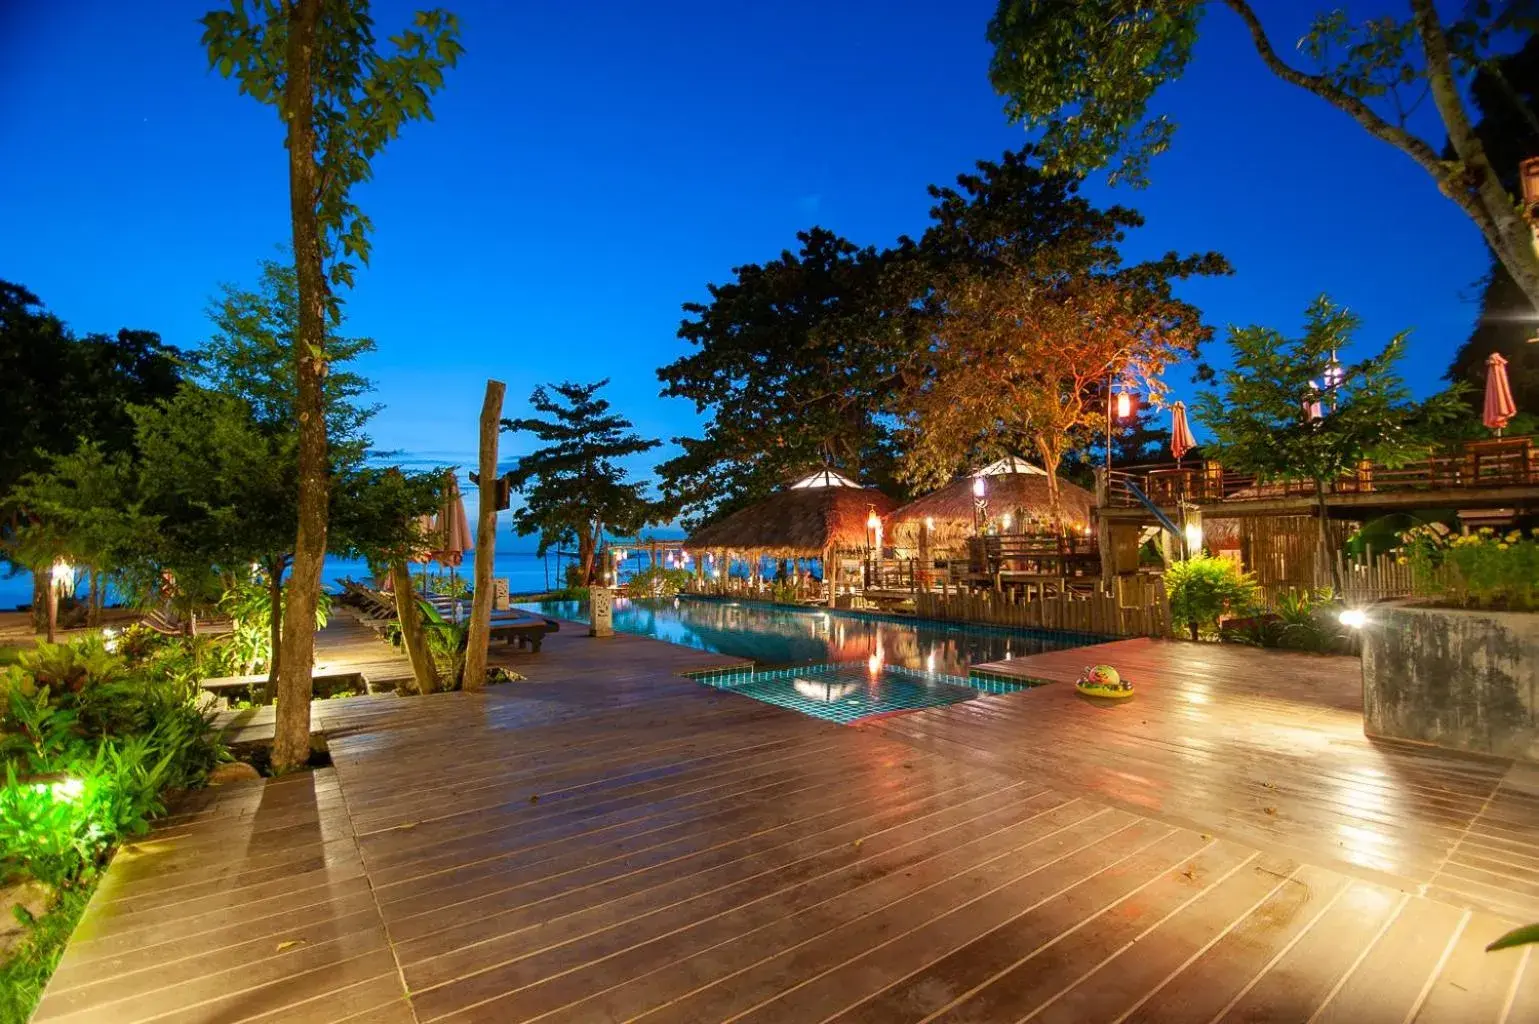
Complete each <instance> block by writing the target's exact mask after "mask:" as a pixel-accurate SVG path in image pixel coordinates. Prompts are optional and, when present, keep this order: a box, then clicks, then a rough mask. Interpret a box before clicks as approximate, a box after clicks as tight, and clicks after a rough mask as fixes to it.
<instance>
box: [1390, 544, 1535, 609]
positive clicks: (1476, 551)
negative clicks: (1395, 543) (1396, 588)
mask: <svg viewBox="0 0 1539 1024" xmlns="http://www.w3.org/2000/svg"><path fill="white" fill-rule="evenodd" d="M1400 539H1401V542H1402V544H1403V547H1402V549H1401V550H1402V555H1401V558H1402V559H1403V560H1404V561H1408V562H1410V563H1411V565H1412V567H1413V569H1414V570H1415V573H1414V575H1415V580H1416V586H1417V590H1418V592H1419V593H1421V594H1422V595H1424V596H1429V597H1436V598H1439V599H1441V600H1444V601H1447V602H1448V603H1450V604H1453V605H1456V606H1459V607H1463V608H1484V609H1505V610H1507V611H1533V610H1536V609H1539V529H1535V530H1531V531H1529V535H1528V536H1527V537H1525V536H1524V535H1523V533H1522V531H1520V530H1510V531H1508V532H1506V533H1498V532H1497V531H1495V530H1493V529H1491V528H1490V527H1488V526H1485V527H1481V528H1480V529H1479V530H1477V531H1475V532H1474V533H1470V534H1455V533H1452V532H1451V531H1449V530H1448V529H1447V528H1446V527H1444V528H1439V527H1438V524H1434V525H1432V526H1419V527H1416V528H1414V529H1411V530H1407V531H1406V532H1405V533H1403V534H1401V535H1400Z"/></svg>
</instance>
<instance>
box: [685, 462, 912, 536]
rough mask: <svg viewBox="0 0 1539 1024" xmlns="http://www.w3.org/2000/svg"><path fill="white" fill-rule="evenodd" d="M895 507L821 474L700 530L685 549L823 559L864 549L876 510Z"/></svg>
mask: <svg viewBox="0 0 1539 1024" xmlns="http://www.w3.org/2000/svg"><path fill="white" fill-rule="evenodd" d="M896 504H897V503H896V502H895V501H893V500H892V499H891V498H889V497H888V496H887V495H885V494H883V493H882V492H881V491H878V490H877V489H875V488H874V487H862V486H861V485H860V484H858V483H856V482H855V481H854V480H851V479H850V478H849V477H847V476H843V475H841V474H839V473H836V472H834V471H832V470H826V469H825V470H819V471H818V472H816V473H814V474H812V475H811V476H808V477H805V478H803V479H801V480H798V481H796V482H795V483H793V484H791V485H790V486H789V487H786V488H784V489H782V490H779V491H776V492H775V493H774V494H772V495H770V496H769V497H768V498H766V499H764V500H763V501H761V502H759V503H758V504H757V505H750V506H749V507H748V508H745V509H740V510H739V511H737V512H734V513H732V514H731V515H729V516H727V517H725V518H723V519H719V520H717V521H716V522H714V523H710V524H708V525H706V526H702V527H701V528H700V529H698V530H696V531H695V532H694V534H692V535H691V536H690V538H689V539H688V540H686V541H685V542H684V547H685V548H687V549H688V550H690V551H697V552H706V551H731V552H734V553H736V554H741V555H748V556H750V557H758V556H768V557H771V558H821V557H822V556H823V555H824V554H825V553H826V552H827V551H829V550H836V551H837V550H850V549H855V548H863V547H865V546H866V545H867V544H868V540H867V535H866V519H867V518H868V517H869V516H870V514H871V512H872V510H873V509H874V510H875V511H876V514H877V515H878V516H885V515H886V514H887V513H888V512H890V511H892V508H893V506H894V505H896Z"/></svg>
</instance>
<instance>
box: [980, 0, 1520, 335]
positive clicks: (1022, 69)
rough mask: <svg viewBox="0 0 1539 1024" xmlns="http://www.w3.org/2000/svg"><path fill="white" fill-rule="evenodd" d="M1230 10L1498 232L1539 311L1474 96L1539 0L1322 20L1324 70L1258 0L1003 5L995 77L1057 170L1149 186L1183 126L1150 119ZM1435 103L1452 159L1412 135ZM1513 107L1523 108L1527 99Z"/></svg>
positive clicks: (997, 23) (993, 27)
mask: <svg viewBox="0 0 1539 1024" xmlns="http://www.w3.org/2000/svg"><path fill="white" fill-rule="evenodd" d="M1218 4H1221V5H1222V6H1225V7H1228V8H1229V9H1230V10H1231V11H1233V12H1234V13H1235V14H1237V15H1238V16H1239V17H1240V19H1241V20H1242V21H1243V22H1244V24H1245V27H1246V29H1247V31H1248V32H1249V34H1250V37H1251V41H1252V44H1253V45H1254V47H1255V50H1256V52H1257V54H1258V55H1259V56H1260V58H1261V61H1262V63H1263V64H1265V65H1266V67H1267V68H1268V70H1270V71H1271V72H1272V73H1273V74H1274V75H1276V76H1277V77H1278V78H1280V79H1282V80H1283V81H1285V82H1288V83H1290V84H1292V85H1295V86H1298V87H1299V88H1301V89H1305V90H1307V91H1308V92H1310V93H1313V94H1314V95H1316V96H1318V97H1320V98H1321V99H1323V100H1325V101H1326V102H1327V103H1329V104H1331V105H1332V106H1334V107H1336V108H1337V109H1338V110H1340V111H1342V112H1344V113H1345V114H1347V115H1348V116H1350V117H1352V118H1353V119H1354V120H1356V121H1357V122H1358V124H1360V125H1361V126H1362V127H1363V129H1364V130H1365V131H1367V132H1368V133H1369V134H1370V135H1372V136H1374V137H1375V138H1378V139H1381V140H1383V141H1384V142H1387V143H1388V144H1389V145H1391V146H1394V147H1395V148H1396V149H1398V150H1400V151H1401V152H1402V153H1404V154H1406V155H1407V156H1408V157H1410V158H1411V159H1412V160H1414V161H1415V162H1416V163H1417V164H1418V165H1420V166H1421V167H1422V168H1423V169H1424V170H1425V171H1426V172H1427V174H1428V175H1429V176H1430V177H1431V178H1432V180H1433V182H1434V183H1436V185H1437V187H1438V189H1439V190H1440V191H1441V192H1442V193H1443V194H1444V195H1446V196H1448V197H1449V198H1450V199H1452V200H1453V201H1454V203H1456V204H1457V205H1458V207H1459V208H1460V209H1461V210H1463V211H1464V213H1465V214H1466V215H1467V216H1468V217H1469V218H1470V220H1471V221H1473V222H1474V223H1475V225H1476V226H1477V227H1478V228H1479V229H1480V231H1481V234H1483V235H1484V236H1485V239H1486V241H1487V243H1488V244H1489V245H1490V246H1491V250H1492V251H1493V252H1495V253H1496V254H1497V255H1498V256H1499V257H1500V259H1501V261H1502V263H1503V265H1504V266H1505V267H1506V268H1507V271H1508V272H1509V273H1510V274H1511V275H1512V278H1513V280H1514V281H1516V282H1517V284H1518V286H1519V288H1520V289H1521V290H1522V292H1523V293H1524V295H1526V296H1527V297H1528V300H1529V303H1530V305H1531V306H1534V307H1539V255H1536V254H1535V252H1534V248H1533V244H1532V240H1531V232H1530V230H1529V226H1528V224H1527V223H1526V222H1525V221H1524V218H1523V216H1522V214H1521V212H1520V211H1519V207H1518V203H1517V201H1516V200H1515V198H1514V197H1513V195H1512V193H1511V192H1509V190H1508V189H1507V188H1506V187H1504V186H1503V184H1502V172H1503V170H1505V169H1504V168H1501V167H1497V166H1495V164H1494V163H1493V160H1492V155H1491V153H1490V152H1488V150H1487V148H1486V145H1485V143H1484V142H1483V140H1482V139H1481V136H1480V135H1479V133H1477V132H1476V131H1475V129H1474V120H1475V119H1474V118H1473V117H1472V115H1471V109H1470V107H1469V105H1468V103H1467V101H1466V100H1465V98H1464V94H1465V92H1466V87H1467V86H1468V85H1469V82H1470V79H1471V77H1472V76H1473V75H1474V73H1475V72H1476V71H1477V70H1487V71H1490V70H1492V69H1494V68H1497V67H1498V62H1499V60H1500V58H1501V56H1502V52H1501V50H1500V47H1502V46H1504V45H1510V44H1511V43H1512V41H1514V40H1527V39H1528V38H1529V37H1530V36H1532V35H1533V34H1534V32H1535V30H1536V29H1539V9H1536V8H1535V6H1534V5H1533V4H1532V3H1526V2H1525V3H1506V4H1503V3H1492V2H1490V0H1475V2H1472V3H1468V4H1463V5H1459V10H1460V13H1459V14H1458V16H1456V17H1454V18H1453V19H1452V20H1447V19H1445V18H1444V17H1443V16H1442V15H1440V14H1439V13H1438V10H1437V7H1436V2H1435V0H1409V4H1410V16H1409V17H1401V18H1397V17H1393V16H1385V17H1379V18H1371V19H1367V20H1365V21H1362V22H1360V23H1356V24H1354V23H1353V22H1351V21H1350V20H1349V19H1348V17H1347V15H1346V14H1345V13H1344V12H1343V11H1342V10H1340V9H1332V10H1324V11H1321V12H1320V13H1318V14H1316V15H1315V17H1314V20H1313V22H1312V24H1311V27H1310V30H1309V32H1308V33H1307V34H1306V35H1305V36H1304V38H1303V39H1302V40H1301V41H1300V43H1299V50H1300V52H1301V53H1302V54H1303V56H1304V57H1305V58H1307V59H1308V60H1310V61H1312V62H1314V64H1315V65H1316V66H1317V70H1315V71H1307V70H1303V69H1300V68H1298V67H1295V66H1294V65H1293V64H1290V63H1289V62H1288V61H1286V60H1284V59H1283V57H1282V56H1281V55H1279V54H1278V52H1277V50H1276V49H1275V48H1274V47H1273V44H1272V40H1271V38H1270V37H1269V36H1268V34H1267V31H1266V28H1265V26H1263V24H1262V22H1261V18H1260V16H1259V15H1258V14H1257V13H1256V11H1255V8H1254V7H1253V6H1252V4H1251V3H1250V2H1248V0H1086V2H1081V3H1058V2H1051V0H1000V3H999V6H998V8H997V10H996V12H995V14H994V18H993V20H992V21H990V23H989V28H988V37H989V41H990V42H991V43H992V44H993V45H994V47H995V50H994V57H993V61H992V63H991V65H990V71H989V74H990V78H991V80H992V82H993V85H994V88H995V89H996V90H997V91H998V92H1000V93H1001V94H1003V95H1004V96H1005V97H1006V104H1005V109H1006V112H1007V113H1008V115H1009V116H1010V118H1011V119H1012V120H1014V121H1018V122H1024V123H1025V124H1026V125H1027V126H1028V127H1029V128H1033V129H1040V130H1041V141H1040V147H1041V153H1042V156H1043V159H1044V161H1045V165H1046V167H1047V168H1048V169H1049V170H1061V171H1066V172H1070V173H1084V172H1086V171H1088V170H1092V169H1095V168H1098V167H1102V166H1105V165H1107V164H1111V163H1113V162H1115V167H1114V169H1113V172H1112V178H1113V180H1116V179H1118V178H1126V179H1128V180H1130V181H1133V182H1134V183H1141V182H1142V181H1143V180H1144V179H1145V177H1146V172H1147V168H1148V162H1149V160H1150V158H1151V157H1152V156H1153V155H1155V154H1157V153H1159V152H1161V151H1162V150H1164V149H1165V148H1167V147H1168V146H1169V144H1170V139H1171V136H1172V133H1173V131H1174V130H1175V125H1174V123H1173V122H1172V121H1171V120H1170V119H1169V118H1168V117H1166V116H1164V115H1158V114H1157V115H1153V116H1151V114H1150V103H1151V101H1152V100H1153V98H1154V94H1155V93H1156V92H1157V91H1158V90H1159V88H1160V86H1162V85H1164V84H1165V83H1167V82H1170V81H1172V80H1174V79H1176V78H1179V77H1180V76H1181V74H1182V73H1183V72H1184V71H1185V69H1186V65H1187V63H1188V62H1189V61H1190V59H1191V55H1192V47H1193V45H1194V44H1195V42H1196V40H1197V37H1198V31H1199V25H1200V21H1201V18H1202V15H1203V13H1204V12H1205V11H1206V10H1207V8H1209V7H1211V6H1214V5H1218ZM1426 96H1430V97H1431V99H1432V103H1433V106H1434V107H1435V108H1436V110H1437V113H1438V115H1439V118H1440V119H1441V121H1442V124H1443V128H1444V130H1445V132H1446V134H1447V139H1448V143H1449V150H1450V152H1449V153H1448V155H1446V156H1445V154H1444V153H1443V152H1442V151H1441V150H1440V147H1439V144H1438V142H1439V141H1441V140H1438V141H1429V140H1427V139H1424V138H1421V137H1420V136H1418V135H1416V134H1415V133H1414V132H1413V131H1412V130H1411V129H1410V127H1409V122H1410V117H1411V114H1412V112H1413V111H1414V110H1415V108H1416V107H1417V105H1419V103H1420V102H1421V101H1422V99H1423V98H1424V97H1426ZM1507 99H1508V101H1509V102H1517V103H1521V98H1520V97H1518V96H1517V95H1516V94H1512V95H1510V96H1509V97H1507Z"/></svg>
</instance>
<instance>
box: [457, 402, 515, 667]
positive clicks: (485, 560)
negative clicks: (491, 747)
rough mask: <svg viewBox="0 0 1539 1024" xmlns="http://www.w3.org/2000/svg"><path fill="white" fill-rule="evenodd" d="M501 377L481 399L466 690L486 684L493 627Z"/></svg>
mask: <svg viewBox="0 0 1539 1024" xmlns="http://www.w3.org/2000/svg"><path fill="white" fill-rule="evenodd" d="M506 391H507V387H506V385H504V384H503V383H502V381H500V380H489V381H487V382H486V399H485V401H483V402H482V403H481V501H480V507H479V508H477V509H476V582H475V591H474V592H473V593H472V594H471V601H470V639H469V646H468V647H467V648H466V650H465V678H464V682H463V683H462V684H461V686H462V688H463V689H466V690H479V689H481V687H482V686H484V685H486V654H487V647H488V645H490V643H491V631H492V556H493V555H494V554H495V553H496V551H497V432H498V430H499V429H500V427H501V426H502V396H503V394H504V393H505V392H506Z"/></svg>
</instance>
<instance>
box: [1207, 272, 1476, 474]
mask: <svg viewBox="0 0 1539 1024" xmlns="http://www.w3.org/2000/svg"><path fill="white" fill-rule="evenodd" d="M1358 323H1359V321H1358V318H1357V317H1356V316H1354V315H1353V314H1352V313H1350V312H1348V311H1347V310H1345V309H1342V308H1341V307H1339V306H1336V305H1334V304H1333V303H1332V302H1331V301H1330V299H1329V298H1327V297H1325V296H1321V297H1320V298H1318V299H1316V300H1315V301H1314V302H1313V303H1311V304H1310V306H1309V309H1308V311H1307V313H1306V316H1305V328H1304V334H1303V336H1302V337H1301V338H1298V339H1294V340H1289V339H1285V338H1284V337H1283V336H1282V334H1281V333H1280V332H1278V331H1276V330H1273V329H1271V328H1269V327H1244V328H1235V329H1233V330H1231V332H1230V338H1229V344H1230V348H1231V349H1232V350H1233V363H1234V366H1233V369H1230V370H1226V371H1224V373H1223V374H1222V375H1221V376H1220V381H1221V390H1220V391H1208V392H1204V393H1203V394H1202V395H1200V396H1199V397H1198V400H1197V418H1198V419H1199V421H1200V422H1201V423H1202V424H1203V425H1204V426H1206V427H1207V429H1208V431H1209V433H1210V434H1211V440H1210V441H1209V442H1207V444H1206V446H1205V450H1206V451H1207V453H1208V454H1209V456H1210V457H1212V458H1215V459H1217V460H1218V461H1219V462H1222V463H1223V464H1224V466H1225V467H1227V468H1229V469H1233V470H1238V471H1239V472H1242V473H1253V474H1255V476H1256V477H1257V479H1259V480H1262V481H1273V480H1310V481H1314V482H1316V483H1317V484H1318V485H1319V486H1321V487H1322V488H1323V487H1325V486H1327V485H1329V484H1330V483H1331V482H1332V481H1334V480H1336V479H1338V478H1339V477H1343V476H1347V475H1349V474H1351V473H1353V472H1355V471H1356V469H1357V467H1358V464H1359V463H1361V462H1362V461H1363V460H1365V459H1371V460H1373V461H1374V462H1376V463H1379V464H1380V465H1385V466H1390V467H1394V466H1399V465H1404V464H1405V463H1407V462H1410V461H1411V460H1413V459H1415V458H1417V457H1418V456H1421V455H1423V454H1425V453H1426V451H1427V449H1428V447H1429V446H1430V445H1431V444H1433V442H1434V441H1435V440H1436V438H1437V436H1438V433H1439V430H1440V429H1441V427H1442V426H1443V425H1444V424H1446V423H1448V422H1450V421H1452V420H1455V419H1457V418H1459V417H1460V416H1464V415H1467V411H1466V410H1465V408H1464V405H1463V403H1462V402H1460V401H1459V399H1458V393H1457V392H1454V391H1450V392H1445V393H1443V394H1441V395H1437V396H1434V397H1433V398H1430V399H1428V400H1427V401H1426V402H1424V403H1420V404H1418V403H1416V402H1413V401H1412V400H1411V395H1410V391H1409V389H1408V388H1407V387H1406V386H1405V383H1404V381H1402V380H1401V378H1400V376H1399V374H1398V373H1397V372H1396V366H1397V364H1398V363H1399V361H1400V358H1401V356H1402V355H1403V354H1404V352H1405V334H1404V333H1402V334H1398V335H1396V336H1395V337H1393V338H1391V339H1390V340H1389V342H1388V344H1386V345H1385V346H1384V347H1383V348H1382V349H1380V350H1379V351H1378V352H1377V353H1375V354H1373V355H1370V356H1369V357H1367V358H1366V359H1363V360H1361V361H1360V362H1357V363H1351V364H1347V365H1344V366H1342V367H1341V373H1342V379H1341V383H1340V384H1338V385H1337V386H1336V387H1335V388H1334V389H1327V388H1326V387H1325V386H1324V382H1326V381H1327V380H1328V376H1327V370H1328V368H1329V367H1330V366H1331V361H1332V359H1333V358H1334V357H1335V356H1336V355H1337V353H1340V352H1345V351H1346V350H1347V349H1348V348H1349V347H1350V346H1351V344H1352V336H1353V334H1354V333H1355V331H1356V330H1357V327H1358ZM1312 402H1318V403H1319V404H1320V405H1321V407H1322V411H1323V413H1324V415H1323V416H1322V417H1321V418H1319V419H1310V418H1309V417H1308V416H1306V415H1305V412H1304V410H1305V408H1306V406H1307V405H1308V404H1309V403H1312Z"/></svg>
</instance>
